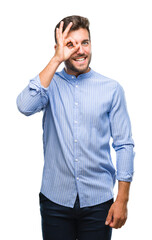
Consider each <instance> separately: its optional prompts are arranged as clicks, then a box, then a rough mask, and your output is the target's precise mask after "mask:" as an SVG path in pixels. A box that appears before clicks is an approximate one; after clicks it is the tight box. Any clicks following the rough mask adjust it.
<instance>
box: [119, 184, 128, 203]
mask: <svg viewBox="0 0 152 240" xmlns="http://www.w3.org/2000/svg"><path fill="white" fill-rule="evenodd" d="M129 189H130V182H123V181H119V183H118V194H117V198H116V201H119V202H124V203H127V202H128V200H129Z"/></svg>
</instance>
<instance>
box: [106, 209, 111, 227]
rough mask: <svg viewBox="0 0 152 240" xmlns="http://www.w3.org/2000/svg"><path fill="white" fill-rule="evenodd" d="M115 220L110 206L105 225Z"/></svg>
mask: <svg viewBox="0 0 152 240" xmlns="http://www.w3.org/2000/svg"><path fill="white" fill-rule="evenodd" d="M112 221H113V211H112V209H111V208H110V210H109V212H108V216H107V218H106V222H105V225H109V224H110V223H111V222H112Z"/></svg>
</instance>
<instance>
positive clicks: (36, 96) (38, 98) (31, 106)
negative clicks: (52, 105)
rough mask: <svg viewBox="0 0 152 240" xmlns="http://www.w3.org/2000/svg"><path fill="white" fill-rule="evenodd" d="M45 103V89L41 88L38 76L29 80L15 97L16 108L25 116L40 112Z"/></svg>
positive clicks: (46, 98) (46, 97)
mask: <svg viewBox="0 0 152 240" xmlns="http://www.w3.org/2000/svg"><path fill="white" fill-rule="evenodd" d="M47 103H48V94H47V89H45V88H43V87H42V86H41V84H40V79H39V75H37V76H36V77H35V78H33V79H32V80H30V82H29V84H28V86H27V87H26V88H25V89H24V90H23V91H22V92H21V93H20V94H19V95H18V97H17V107H18V109H19V111H20V112H21V113H23V114H24V115H26V116H30V115H32V114H34V113H36V112H39V111H41V110H42V109H43V108H45V106H46V105H47Z"/></svg>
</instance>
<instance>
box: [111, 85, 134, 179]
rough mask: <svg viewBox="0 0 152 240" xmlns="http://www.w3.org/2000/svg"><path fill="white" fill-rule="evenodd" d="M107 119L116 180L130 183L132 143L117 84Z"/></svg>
mask: <svg viewBox="0 0 152 240" xmlns="http://www.w3.org/2000/svg"><path fill="white" fill-rule="evenodd" d="M109 119H110V128H111V137H112V138H113V143H112V147H113V148H114V149H115V151H116V170H117V173H116V178H117V180H119V181H126V182H131V181H132V178H133V173H134V156H135V152H134V150H133V149H134V141H133V139H132V131H131V123H130V119H129V115H128V111H127V105H126V99H125V94H124V90H123V88H122V86H121V85H120V84H119V83H117V87H116V89H115V92H114V94H113V101H112V106H111V111H110V114H109Z"/></svg>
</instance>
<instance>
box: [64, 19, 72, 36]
mask: <svg viewBox="0 0 152 240" xmlns="http://www.w3.org/2000/svg"><path fill="white" fill-rule="evenodd" d="M72 24H73V22H70V23H69V24H68V26H67V27H66V29H65V30H64V32H63V36H64V37H67V35H68V33H69V31H70V28H71V27H72Z"/></svg>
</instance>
